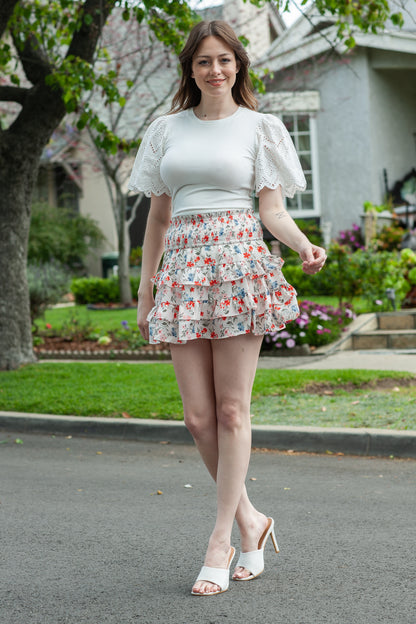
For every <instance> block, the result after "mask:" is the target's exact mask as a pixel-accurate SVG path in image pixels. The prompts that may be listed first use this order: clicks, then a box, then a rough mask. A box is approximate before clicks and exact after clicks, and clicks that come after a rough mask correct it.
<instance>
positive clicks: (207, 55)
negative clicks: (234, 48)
mask: <svg viewBox="0 0 416 624" xmlns="http://www.w3.org/2000/svg"><path fill="white" fill-rule="evenodd" d="M218 56H232V54H231V52H222V53H221V54H218ZM196 58H211V56H210V55H209V54H198V56H197V57H196Z"/></svg>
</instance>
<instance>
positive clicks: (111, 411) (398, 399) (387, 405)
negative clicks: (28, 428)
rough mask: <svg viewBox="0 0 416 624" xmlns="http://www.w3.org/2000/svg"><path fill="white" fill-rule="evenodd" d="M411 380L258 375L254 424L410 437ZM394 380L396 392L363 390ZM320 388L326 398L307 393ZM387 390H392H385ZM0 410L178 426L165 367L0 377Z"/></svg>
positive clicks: (97, 367)
mask: <svg viewBox="0 0 416 624" xmlns="http://www.w3.org/2000/svg"><path fill="white" fill-rule="evenodd" d="M410 378H413V375H411V374H410V373H396V372H386V371H367V370H335V371H321V370H319V371H301V370H258V371H257V375H256V380H255V384H254V389H253V402H252V413H253V414H254V416H253V422H254V423H255V424H276V425H314V426H322V427H325V426H342V427H344V426H346V427H378V428H379V427H389V428H396V429H416V409H415V406H416V388H415V387H414V386H413V387H400V384H401V380H405V379H410ZM387 379H390V380H395V381H393V385H394V384H396V383H397V387H399V388H400V389H399V391H397V390H395V389H387V390H376V389H372V388H365V389H363V388H362V384H364V383H367V384H368V383H373V384H374V383H376V382H380V381H381V380H387ZM310 384H315V386H316V384H321V390H322V384H324V389H325V392H326V393H327V394H324V395H319V394H313V393H311V392H310V390H309V388H310ZM391 386H392V384H390V387H391ZM0 409H2V410H7V411H21V412H31V413H49V414H51V413H52V414H72V415H79V416H113V417H123V414H124V415H125V414H128V415H129V416H131V417H132V418H160V419H175V420H181V419H182V404H181V400H180V396H179V392H178V389H177V385H176V381H175V375H174V371H173V367H172V365H171V364H169V363H149V364H129V363H121V362H114V363H106V364H101V363H79V362H73V363H40V364H34V365H30V366H25V367H23V368H21V369H19V370H16V371H8V372H0Z"/></svg>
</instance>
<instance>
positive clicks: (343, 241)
mask: <svg viewBox="0 0 416 624" xmlns="http://www.w3.org/2000/svg"><path fill="white" fill-rule="evenodd" d="M337 240H338V243H339V244H340V245H345V246H346V247H349V249H350V250H351V251H357V249H364V237H363V235H362V232H361V228H360V226H359V225H357V224H356V223H353V224H352V229H351V230H342V231H341V232H340V233H339V236H338V239H337Z"/></svg>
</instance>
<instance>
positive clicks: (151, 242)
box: [129, 21, 326, 596]
mask: <svg viewBox="0 0 416 624" xmlns="http://www.w3.org/2000/svg"><path fill="white" fill-rule="evenodd" d="M179 60H180V62H181V67H182V79H181V83H180V87H179V90H178V92H177V94H176V95H175V97H174V99H173V108H172V110H171V112H170V114H168V115H165V116H162V117H160V118H158V119H156V120H155V121H154V122H153V123H152V124H151V125H150V126H149V128H148V130H147V132H146V134H145V136H144V138H143V141H142V144H141V146H140V149H139V152H138V154H137V157H136V161H135V164H134V168H133V172H132V176H131V180H130V184H129V188H130V189H131V190H134V191H144V192H145V193H146V195H147V196H151V198H152V199H151V207H150V212H149V217H148V221H147V228H146V235H145V240H144V244H143V261H142V274H141V283H140V288H139V292H138V312H137V323H138V326H139V328H140V331H141V333H142V335H143V336H144V337H145V338H146V339H149V340H150V342H151V343H157V342H168V343H170V349H171V355H172V361H173V365H174V369H175V374H176V377H177V381H178V385H179V390H180V393H181V397H182V402H183V408H184V420H185V424H186V426H187V428H188V429H189V431H190V432H191V434H192V436H193V438H194V440H195V443H196V445H197V447H198V450H199V452H200V454H201V456H202V459H203V461H204V462H205V464H206V467H207V469H208V470H209V472H210V474H211V476H212V477H213V479H214V480H215V481H216V484H217V517H216V522H215V526H214V529H213V531H212V533H211V536H210V538H209V543H208V548H207V551H206V555H205V562H204V566H203V567H202V569H201V573H200V575H199V576H198V578H197V580H196V582H195V584H194V586H193V588H192V594H194V595H198V596H212V595H215V594H219V593H222V592H224V591H226V590H227V589H228V585H229V568H230V565H231V561H232V559H233V556H234V548H232V547H231V544H230V539H231V529H232V525H233V521H234V518H235V519H236V521H237V524H238V527H239V530H240V534H241V548H242V553H241V555H240V558H239V560H238V562H237V567H236V569H235V571H234V574H233V579H234V580H236V581H247V580H249V579H252V578H254V577H255V576H258V575H259V574H261V572H262V571H263V567H264V562H263V551H264V546H265V543H266V541H267V538H268V536H269V535H271V536H272V539H273V542H274V546H275V549H276V552H278V547H277V542H276V538H275V534H274V522H273V519H272V518H268V517H267V516H266V515H264V514H263V513H261V512H259V511H257V510H256V509H255V508H254V506H253V505H252V503H251V502H250V500H249V498H248V496H247V491H246V487H245V478H246V473H247V468H248V464H249V458H250V450H251V428H250V397H251V389H252V385H253V380H254V375H255V372H256V365H257V359H258V355H259V352H260V346H261V343H262V339H263V336H264V334H265V333H271V332H275V331H277V330H279V329H283V328H284V327H285V323H286V322H287V321H289V320H292V319H294V318H296V317H297V316H298V314H299V310H298V306H297V302H296V293H295V291H294V289H293V288H292V287H291V286H290V285H289V284H287V282H286V281H285V279H284V277H283V275H282V273H281V270H280V269H281V265H282V261H281V260H280V259H279V258H274V257H272V256H271V255H270V253H269V252H268V250H267V247H266V245H265V244H264V243H263V239H262V230H261V226H260V224H259V221H258V220H257V219H256V217H255V216H254V215H253V213H252V192H253V190H255V191H256V193H257V194H258V197H259V211H260V217H261V219H262V221H263V223H264V225H265V226H266V227H267V228H268V230H269V231H270V232H271V233H272V234H273V235H274V236H275V237H276V238H277V239H279V240H281V241H282V242H283V243H285V244H286V245H288V246H289V247H291V248H292V249H294V250H296V251H297V252H298V253H299V256H300V258H301V260H302V261H303V270H304V271H305V272H306V273H309V274H312V273H316V272H317V271H319V270H320V269H321V268H322V266H323V264H324V262H325V257H326V256H325V251H324V249H322V248H320V247H317V246H315V245H312V244H311V243H310V242H309V241H308V239H307V238H306V236H305V235H304V234H302V232H301V231H300V230H299V229H298V227H297V226H296V224H295V223H294V221H293V220H292V218H291V217H290V216H289V214H288V213H287V211H286V210H285V207H284V203H283V199H282V196H283V195H282V194H286V195H288V196H291V197H293V194H294V193H295V191H296V190H304V188H305V186H306V185H305V178H304V176H303V172H302V170H301V167H300V164H299V161H298V158H297V155H296V152H295V149H294V146H293V144H292V141H291V139H290V136H289V134H288V132H287V130H286V128H285V127H284V126H283V124H282V122H281V121H280V120H279V119H277V118H276V117H274V116H272V115H263V114H260V113H257V112H256V100H255V98H254V96H253V93H252V90H251V84H250V80H249V75H248V66H249V60H248V57H247V54H246V52H245V50H244V48H243V46H242V45H241V43H240V42H239V40H238V39H237V37H236V35H235V33H234V32H233V30H232V29H231V28H230V26H228V24H226V23H225V22H221V21H213V22H200V23H199V24H197V25H196V26H195V27H194V29H193V30H192V32H191V34H190V36H189V38H188V41H187V43H186V45H185V48H184V50H183V51H182V53H181V54H180V56H179ZM164 240H165V246H164V242H163V241H164ZM163 253H164V261H163V266H162V269H161V270H160V271H159V273H157V275H156V278H155V279H154V280H153V281H154V282H155V283H156V286H157V295H156V303H155V301H154V299H153V281H152V277H153V276H154V275H155V273H156V272H157V270H158V266H159V263H160V260H161V257H162V254H163Z"/></svg>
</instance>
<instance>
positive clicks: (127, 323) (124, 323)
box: [121, 321, 129, 329]
mask: <svg viewBox="0 0 416 624" xmlns="http://www.w3.org/2000/svg"><path fill="white" fill-rule="evenodd" d="M121 324H122V325H123V327H124V329H129V322H128V321H121Z"/></svg>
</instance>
